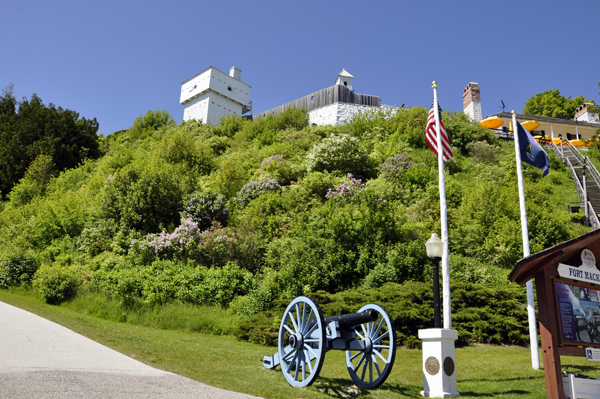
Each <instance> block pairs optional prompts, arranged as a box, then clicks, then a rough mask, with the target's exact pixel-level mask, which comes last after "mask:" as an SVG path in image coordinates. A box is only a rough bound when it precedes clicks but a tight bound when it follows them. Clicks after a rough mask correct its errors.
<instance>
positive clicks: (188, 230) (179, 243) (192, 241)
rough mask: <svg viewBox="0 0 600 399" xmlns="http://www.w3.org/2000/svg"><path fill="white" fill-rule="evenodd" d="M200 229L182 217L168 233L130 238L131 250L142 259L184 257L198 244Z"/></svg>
mask: <svg viewBox="0 0 600 399" xmlns="http://www.w3.org/2000/svg"><path fill="white" fill-rule="evenodd" d="M201 238H202V230H201V229H200V228H199V226H198V223H197V222H194V221H193V220H192V219H187V218H183V219H181V224H180V225H179V226H178V227H177V228H176V229H175V231H173V232H172V233H168V232H166V231H162V232H160V233H158V234H148V235H147V236H146V237H145V238H143V239H141V240H132V242H131V247H130V248H131V252H132V253H133V254H135V255H140V256H141V257H142V259H144V260H146V261H147V260H149V259H152V258H158V259H185V258H187V257H188V256H189V255H190V252H193V251H194V250H195V248H196V247H197V246H198V243H199V242H200V240H201Z"/></svg>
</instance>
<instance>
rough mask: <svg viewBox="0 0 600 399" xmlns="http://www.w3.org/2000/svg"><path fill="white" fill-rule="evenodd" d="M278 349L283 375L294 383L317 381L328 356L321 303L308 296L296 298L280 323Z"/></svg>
mask: <svg viewBox="0 0 600 399" xmlns="http://www.w3.org/2000/svg"><path fill="white" fill-rule="evenodd" d="M278 341H279V342H278V353H279V361H280V365H281V371H283V376H284V377H285V379H286V380H287V382H288V384H290V385H291V386H293V387H298V388H300V387H306V386H309V385H310V384H312V383H313V382H315V380H316V379H317V377H318V376H319V373H320V372H321V367H322V366H323V359H324V358H325V326H324V321H323V313H322V312H321V308H319V305H317V303H316V302H315V301H314V300H313V299H312V298H309V297H306V296H299V297H297V298H295V299H294V300H293V301H292V302H291V303H290V304H289V305H288V307H287V308H286V309H285V313H284V314H283V318H282V319H281V324H280V325H279V339H278Z"/></svg>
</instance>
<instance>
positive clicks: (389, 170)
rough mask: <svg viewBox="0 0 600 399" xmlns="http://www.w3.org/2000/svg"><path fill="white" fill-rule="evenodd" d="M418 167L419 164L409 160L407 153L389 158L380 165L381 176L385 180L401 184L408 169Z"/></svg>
mask: <svg viewBox="0 0 600 399" xmlns="http://www.w3.org/2000/svg"><path fill="white" fill-rule="evenodd" d="M418 165H419V164H417V163H414V162H412V161H409V160H408V154H407V153H402V154H396V155H393V156H391V157H388V158H387V159H386V160H385V161H384V162H383V163H382V164H381V165H379V169H380V170H381V175H382V176H383V178H384V179H386V180H388V181H393V182H400V181H401V180H402V178H403V176H404V173H405V172H406V171H407V170H408V169H410V168H412V167H414V166H418Z"/></svg>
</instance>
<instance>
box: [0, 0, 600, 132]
mask: <svg viewBox="0 0 600 399" xmlns="http://www.w3.org/2000/svg"><path fill="white" fill-rule="evenodd" d="M599 17H600V2H599V1H597V0H580V1H558V0H545V1H493V2H492V1H486V0H476V1H470V0H469V1H462V0H459V1H400V0H397V1H364V0H363V1H327V0H321V1H312V0H305V1H301V2H292V1H286V0H277V1H237V0H229V1H223V0H214V1H205V0H194V1H180V0H171V1H168V2H167V1H156V0H144V1H129V0H119V1H114V0H102V1H86V0H83V1H82V0H72V1H65V0H57V1H42V0H37V1H31V0H18V1H10V0H3V1H2V2H1V7H0V88H2V87H5V86H7V85H8V84H9V83H11V82H12V83H13V84H14V93H15V95H16V96H17V98H21V97H27V98H29V97H30V96H31V94H32V93H36V94H38V95H39V96H40V97H41V99H42V100H43V101H44V103H54V104H56V105H60V106H62V107H63V108H69V109H73V110H75V111H77V112H79V113H80V115H81V116H83V117H86V118H93V117H96V118H97V119H98V122H99V123H100V132H101V133H104V134H105V135H106V134H110V133H112V132H114V131H117V130H121V129H126V128H128V127H130V126H131V125H132V123H133V120H134V119H135V118H136V117H137V116H138V115H140V114H143V113H145V112H146V111H147V110H148V109H154V110H156V109H166V110H168V111H169V112H170V113H171V114H172V115H173V116H174V117H175V119H176V120H177V121H178V122H179V121H181V118H182V117H183V106H182V105H180V104H179V93H180V89H181V82H183V81H184V80H186V79H188V78H190V77H192V76H194V75H195V74H197V73H198V72H200V71H202V70H203V69H205V68H207V67H209V66H211V65H212V66H214V67H216V68H218V69H220V70H222V71H224V72H226V73H228V72H229V68H230V67H232V66H234V65H235V66H237V67H239V68H240V69H241V70H242V81H243V82H245V83H247V84H249V85H250V86H252V89H251V91H250V99H251V100H253V102H254V113H259V112H261V111H265V110H267V109H269V108H273V107H275V106H277V105H281V104H283V103H286V102H289V101H292V100H295V99H297V98H299V97H302V96H304V95H306V94H310V93H312V92H314V91H317V90H320V89H323V88H325V87H328V86H331V85H333V84H334V81H335V78H336V77H337V75H338V73H339V72H340V71H341V70H342V68H345V69H346V70H347V71H348V72H350V73H351V74H352V75H354V80H353V89H354V90H355V91H356V92H357V93H362V94H371V95H377V96H380V97H381V99H382V103H384V104H389V105H394V104H397V105H401V104H406V105H421V106H425V107H429V106H430V105H431V100H432V97H433V94H432V89H431V82H432V81H433V80H437V81H438V84H439V88H438V95H439V99H440V105H441V106H442V108H443V109H446V110H447V109H452V110H461V109H462V92H463V89H464V88H465V87H466V86H467V84H468V83H469V82H477V83H479V86H480V89H481V100H482V108H483V114H484V116H487V115H489V114H493V113H496V112H499V111H501V108H500V107H501V103H500V100H503V101H504V103H505V104H506V111H510V110H512V109H515V110H516V111H517V112H520V111H521V109H522V108H523V106H524V103H525V101H527V99H528V98H530V97H531V96H533V95H534V94H536V93H539V92H542V91H545V90H554V89H559V90H560V92H561V94H562V95H564V96H566V97H569V96H571V97H575V96H578V95H584V96H585V97H586V98H588V99H590V98H594V99H596V100H598V97H599V95H598V91H599V88H598V83H597V82H598V81H600V46H599V44H600V43H599V39H600V23H599Z"/></svg>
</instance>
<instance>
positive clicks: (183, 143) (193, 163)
mask: <svg viewBox="0 0 600 399" xmlns="http://www.w3.org/2000/svg"><path fill="white" fill-rule="evenodd" d="M156 152H157V154H158V156H159V157H160V158H162V159H164V160H165V161H166V162H168V163H171V164H183V165H184V166H185V167H186V168H187V169H188V170H191V171H192V172H193V173H195V174H200V175H205V174H208V173H210V172H211V171H212V170H213V169H214V167H215V165H214V162H213V158H214V153H213V151H212V149H211V148H210V147H208V146H206V145H203V144H200V143H199V142H197V141H196V139H195V138H194V136H193V135H192V133H190V132H188V131H185V130H183V129H178V130H172V131H170V132H169V133H168V134H167V135H165V136H164V137H163V139H162V140H161V142H160V143H159V144H158V146H157V148H156Z"/></svg>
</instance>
